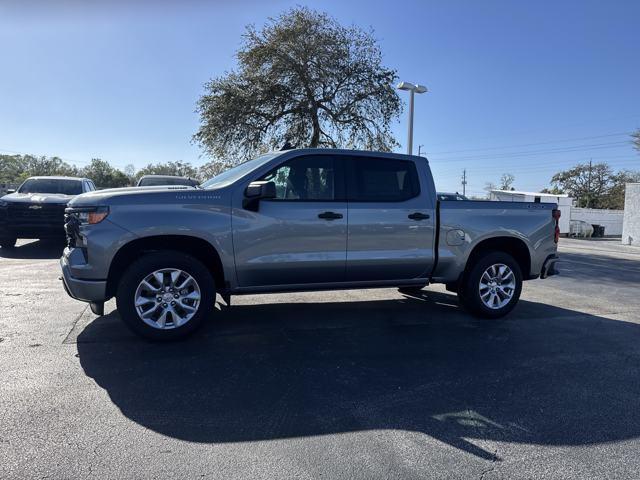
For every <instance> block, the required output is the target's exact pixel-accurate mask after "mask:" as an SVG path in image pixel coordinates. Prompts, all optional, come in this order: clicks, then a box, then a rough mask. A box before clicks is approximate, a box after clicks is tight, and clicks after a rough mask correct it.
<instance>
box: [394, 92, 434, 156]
mask: <svg viewBox="0 0 640 480" xmlns="http://www.w3.org/2000/svg"><path fill="white" fill-rule="evenodd" d="M398 89H399V90H408V91H409V134H408V136H407V153H408V154H409V155H413V96H414V94H416V93H425V92H426V91H427V87H425V86H424V85H414V84H413V83H409V82H400V83H399V84H398Z"/></svg>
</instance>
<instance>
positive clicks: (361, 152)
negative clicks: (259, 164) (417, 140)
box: [268, 148, 429, 163]
mask: <svg viewBox="0 0 640 480" xmlns="http://www.w3.org/2000/svg"><path fill="white" fill-rule="evenodd" d="M289 152H297V153H307V154H312V153H325V154H326V153H336V154H338V155H376V156H379V157H386V158H396V159H402V158H411V159H414V160H415V159H422V160H423V161H425V162H427V163H428V162H429V160H428V159H427V157H423V156H421V155H420V156H419V155H409V154H407V153H396V152H379V151H377V150H349V149H346V148H292V149H289V150H274V151H271V152H268V154H270V155H281V154H284V153H289Z"/></svg>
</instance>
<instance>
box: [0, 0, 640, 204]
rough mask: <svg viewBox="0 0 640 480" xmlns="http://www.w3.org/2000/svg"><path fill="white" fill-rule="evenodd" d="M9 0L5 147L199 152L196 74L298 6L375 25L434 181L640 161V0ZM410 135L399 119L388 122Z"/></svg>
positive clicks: (227, 64) (117, 157) (4, 47)
mask: <svg viewBox="0 0 640 480" xmlns="http://www.w3.org/2000/svg"><path fill="white" fill-rule="evenodd" d="M86 3H89V2H82V1H80V0H68V1H55V0H53V1H49V2H45V1H23V2H21V1H18V0H8V1H4V2H2V3H1V4H0V151H1V152H3V153H4V152H8V153H11V152H19V153H34V154H47V155H58V156H60V157H62V158H64V159H66V160H68V161H71V162H75V163H77V164H78V165H82V164H84V163H86V162H88V161H89V160H90V158H92V157H101V158H103V159H105V160H108V161H110V162H111V163H112V164H113V165H115V166H118V167H123V166H125V165H126V164H129V163H133V164H134V165H136V166H137V167H140V166H143V165H144V164H146V163H148V162H156V161H169V160H183V161H189V162H192V163H193V164H196V165H199V164H202V163H204V162H205V161H207V160H208V159H207V158H206V157H202V156H201V152H200V150H199V148H198V147H197V146H195V145H192V144H191V143H190V140H191V135H192V134H193V133H194V132H195V131H196V130H197V128H198V117H197V115H196V114H195V113H194V109H195V102H196V101H197V99H198V97H199V95H200V94H201V93H202V92H203V84H204V83H205V82H206V81H207V80H208V79H209V78H210V77H213V76H217V75H220V74H221V73H223V72H224V71H225V70H229V69H232V68H233V67H234V64H235V61H234V53H235V51H236V50H237V48H238V46H239V43H240V35H241V33H242V32H243V30H244V26H245V25H247V24H249V23H254V24H256V25H261V24H263V23H264V21H265V19H266V18H267V17H268V16H274V15H277V14H278V13H280V12H282V11H283V10H285V9H287V8H289V7H291V6H295V5H300V4H303V5H308V6H311V7H313V8H317V9H319V10H324V11H326V12H328V13H330V14H332V15H333V16H335V17H336V18H337V19H338V20H339V21H341V22H343V23H347V24H350V23H354V24H357V25H359V26H361V27H364V28H369V27H372V28H373V29H374V31H375V35H376V37H377V38H378V39H379V42H380V45H381V47H382V50H383V52H384V55H385V62H386V64H387V65H388V66H390V67H392V68H395V69H397V71H398V74H399V76H400V78H401V79H402V80H407V81H411V82H419V83H423V84H425V85H427V86H428V88H429V89H430V92H429V93H427V94H424V95H421V96H418V97H417V98H416V120H415V133H414V145H415V148H417V146H418V145H424V147H423V148H424V150H426V152H427V154H428V157H429V159H430V163H431V166H432V169H433V171H434V175H435V177H436V184H437V186H438V188H439V189H442V190H460V189H461V187H460V185H459V177H460V175H461V174H462V169H463V168H466V169H467V175H468V179H469V185H468V187H467V189H468V191H470V192H471V193H476V194H482V193H483V187H484V185H485V182H488V181H493V182H496V181H497V180H498V179H499V177H500V175H501V174H502V173H504V172H509V173H512V174H514V175H515V177H516V182H515V186H516V187H517V188H518V189H526V190H536V189H540V188H543V187H545V186H546V185H547V184H548V181H549V179H550V177H551V176H552V175H553V173H555V172H556V171H558V170H560V169H562V168H564V167H568V166H571V165H573V164H575V163H577V162H585V161H586V162H588V161H589V159H590V158H592V159H593V161H594V162H595V161H608V162H610V163H611V165H612V166H614V167H615V168H628V169H639V170H640V154H638V153H637V152H635V151H634V150H633V149H632V147H631V145H630V143H629V137H628V133H629V132H631V131H632V130H634V129H636V128H638V127H640V88H639V86H640V2H638V1H636V0H633V1H631V0H629V1H611V2H604V1H548V2H546V1H537V2H524V1H515V0H513V1H445V0H442V1H437V2H436V1H416V2H411V1H405V2H388V1H386V2H383V1H377V0H375V1H363V2H359V1H349V2H346V1H344V0H342V1H326V2H305V1H302V0H297V1H294V2H290V1H246V2H243V1H236V2H217V1H212V2H204V1H202V2H198V1H191V2H169V1H165V2H151V1H147V2H135V1H131V2H126V1H124V0H119V1H115V2H106V1H105V2H92V3H94V5H93V6H87V5H86ZM394 131H395V132H396V135H397V138H398V140H399V141H400V142H401V143H402V144H403V146H402V147H401V148H400V150H401V151H403V150H404V148H405V146H404V142H405V139H406V118H405V116H404V115H403V117H402V118H401V119H400V121H399V122H398V124H397V125H395V126H394Z"/></svg>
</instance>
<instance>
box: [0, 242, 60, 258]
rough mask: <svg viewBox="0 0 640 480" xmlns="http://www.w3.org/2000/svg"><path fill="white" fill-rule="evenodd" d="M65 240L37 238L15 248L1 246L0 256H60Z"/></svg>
mask: <svg viewBox="0 0 640 480" xmlns="http://www.w3.org/2000/svg"><path fill="white" fill-rule="evenodd" d="M64 246H65V241H64V239H62V240H36V241H33V242H29V243H24V244H19V245H17V246H15V247H13V248H0V258H20V259H25V260H46V259H52V258H60V257H61V256H62V251H63V250H64Z"/></svg>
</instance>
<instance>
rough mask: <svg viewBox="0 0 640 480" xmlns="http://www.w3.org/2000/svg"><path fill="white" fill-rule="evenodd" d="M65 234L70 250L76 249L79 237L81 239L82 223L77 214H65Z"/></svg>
mask: <svg viewBox="0 0 640 480" xmlns="http://www.w3.org/2000/svg"><path fill="white" fill-rule="evenodd" d="M64 234H65V236H66V237H67V245H68V246H69V248H74V247H75V246H76V242H77V240H78V237H80V222H79V220H78V215H77V214H75V213H65V215H64Z"/></svg>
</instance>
